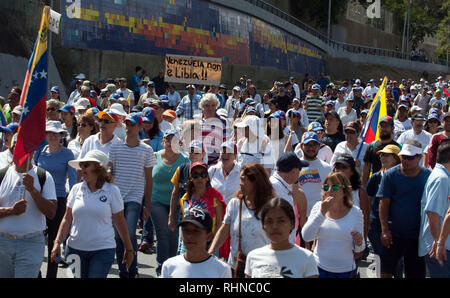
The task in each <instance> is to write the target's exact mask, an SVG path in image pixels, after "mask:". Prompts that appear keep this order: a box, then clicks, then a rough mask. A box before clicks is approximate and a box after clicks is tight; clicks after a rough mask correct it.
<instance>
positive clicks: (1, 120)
mask: <svg viewBox="0 0 450 298" xmlns="http://www.w3.org/2000/svg"><path fill="white" fill-rule="evenodd" d="M0 124H1V126H6V125H8V121H7V120H6V116H5V113H3V109H2V107H0Z"/></svg>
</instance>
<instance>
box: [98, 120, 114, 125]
mask: <svg viewBox="0 0 450 298" xmlns="http://www.w3.org/2000/svg"><path fill="white" fill-rule="evenodd" d="M98 122H100V123H102V122H103V123H105V124H111V123H116V122H114V121H111V120H108V119H98Z"/></svg>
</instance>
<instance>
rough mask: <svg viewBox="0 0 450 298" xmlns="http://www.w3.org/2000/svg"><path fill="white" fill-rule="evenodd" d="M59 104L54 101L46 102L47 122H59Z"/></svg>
mask: <svg viewBox="0 0 450 298" xmlns="http://www.w3.org/2000/svg"><path fill="white" fill-rule="evenodd" d="M59 103H60V102H59V101H57V100H55V99H50V100H49V101H47V120H51V121H60V119H59V117H60V112H59Z"/></svg>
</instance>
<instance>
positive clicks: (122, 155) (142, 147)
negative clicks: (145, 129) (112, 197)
mask: <svg viewBox="0 0 450 298" xmlns="http://www.w3.org/2000/svg"><path fill="white" fill-rule="evenodd" d="M109 161H110V162H111V163H112V165H113V176H114V184H115V185H117V187H119V189H120V194H121V196H122V198H123V201H124V203H128V202H136V203H138V204H142V197H143V196H144V190H145V169H146V168H151V167H153V166H155V165H156V158H155V154H154V153H153V149H152V147H150V146H149V145H147V144H145V143H144V142H142V141H141V142H139V144H138V145H137V146H135V147H130V146H128V145H127V144H125V143H115V144H113V145H112V146H111V148H110V150H109Z"/></svg>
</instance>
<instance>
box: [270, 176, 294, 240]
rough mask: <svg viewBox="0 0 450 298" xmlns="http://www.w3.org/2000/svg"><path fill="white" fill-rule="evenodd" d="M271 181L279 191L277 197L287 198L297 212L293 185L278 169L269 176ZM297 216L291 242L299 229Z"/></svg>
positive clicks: (290, 237)
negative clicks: (279, 173)
mask: <svg viewBox="0 0 450 298" xmlns="http://www.w3.org/2000/svg"><path fill="white" fill-rule="evenodd" d="M269 180H270V182H271V183H272V186H273V188H274V189H275V191H276V192H277V198H282V199H285V200H286V201H288V202H289V204H291V206H292V208H293V209H294V213H295V207H294V198H293V197H292V186H291V185H289V184H288V183H287V182H286V181H284V179H283V178H281V176H280V175H278V173H277V172H276V171H274V173H273V174H272V176H270V178H269ZM297 225H298V223H297V217H296V219H295V228H294V229H293V230H292V232H291V234H290V235H289V241H290V242H291V243H295V238H296V237H295V236H296V235H295V233H296V231H297Z"/></svg>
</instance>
